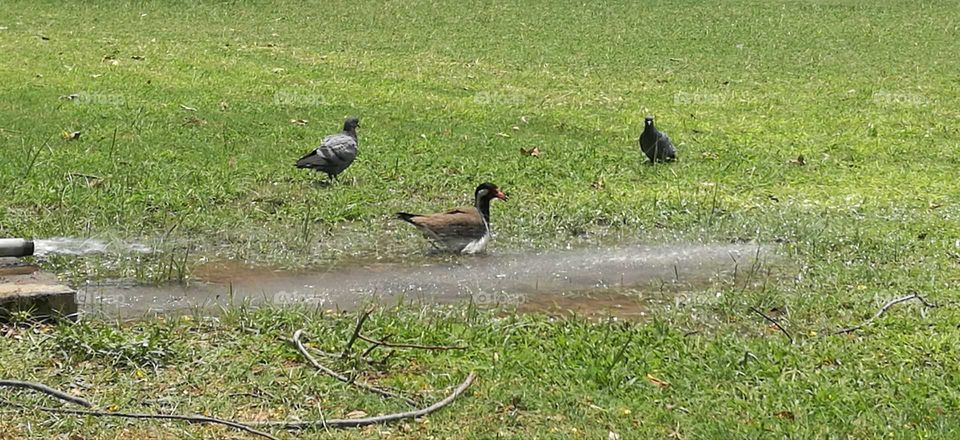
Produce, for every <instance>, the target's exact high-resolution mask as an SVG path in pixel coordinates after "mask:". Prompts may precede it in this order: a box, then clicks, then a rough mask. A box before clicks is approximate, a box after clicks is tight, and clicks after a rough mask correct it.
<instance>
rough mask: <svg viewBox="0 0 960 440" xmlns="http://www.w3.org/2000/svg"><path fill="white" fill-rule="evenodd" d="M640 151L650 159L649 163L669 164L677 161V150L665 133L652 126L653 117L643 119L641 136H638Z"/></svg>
mask: <svg viewBox="0 0 960 440" xmlns="http://www.w3.org/2000/svg"><path fill="white" fill-rule="evenodd" d="M640 149H641V150H643V152H644V154H646V155H647V157H649V158H650V163H654V162H670V161H674V160H676V159H677V149H676V148H674V147H673V142H670V137H669V136H667V134H666V133H664V132H661V131H660V130H657V128H656V127H654V126H653V116H647V117H646V118H645V119H644V125H643V134H641V135H640Z"/></svg>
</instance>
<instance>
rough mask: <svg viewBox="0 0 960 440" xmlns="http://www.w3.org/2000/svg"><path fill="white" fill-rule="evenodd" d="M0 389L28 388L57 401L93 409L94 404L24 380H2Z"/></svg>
mask: <svg viewBox="0 0 960 440" xmlns="http://www.w3.org/2000/svg"><path fill="white" fill-rule="evenodd" d="M0 387H14V388H26V389H29V390H33V391H39V392H41V393H44V394H47V395H50V396H53V397H56V398H57V399H60V400H63V401H64V402H70V403H72V404H75V405H80V406H85V407H87V408H92V407H93V404H92V403H90V402H89V401H87V400H85V399H82V398H80V397H76V396H71V395H69V394H67V393H64V392H63V391H57V390H55V389H53V388H50V387H48V386H46V385H44V384H42V383H36V382H25V381H22V380H0Z"/></svg>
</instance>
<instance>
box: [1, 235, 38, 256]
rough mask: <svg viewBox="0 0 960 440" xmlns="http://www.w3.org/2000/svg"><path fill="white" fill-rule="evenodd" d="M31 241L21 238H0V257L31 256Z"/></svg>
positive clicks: (32, 247) (32, 246)
mask: <svg viewBox="0 0 960 440" xmlns="http://www.w3.org/2000/svg"><path fill="white" fill-rule="evenodd" d="M33 251H34V245H33V242H32V241H29V240H24V239H22V238H0V257H29V256H31V255H33Z"/></svg>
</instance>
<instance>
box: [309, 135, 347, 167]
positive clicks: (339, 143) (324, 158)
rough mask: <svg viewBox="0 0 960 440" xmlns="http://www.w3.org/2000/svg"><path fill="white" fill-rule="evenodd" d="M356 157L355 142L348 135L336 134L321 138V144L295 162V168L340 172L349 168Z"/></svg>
mask: <svg viewBox="0 0 960 440" xmlns="http://www.w3.org/2000/svg"><path fill="white" fill-rule="evenodd" d="M356 157H357V140H356V139H354V138H353V137H351V136H349V135H346V134H343V133H338V134H332V135H330V136H327V137H325V138H323V142H322V143H321V144H320V146H319V147H317V149H316V150H313V151H312V152H310V153H308V154H307V155H306V156H303V157H302V158H300V160H299V161H297V166H298V167H300V168H307V167H308V168H319V169H323V170H326V169H330V170H342V169H345V168H346V167H347V166H349V165H350V163H351V162H353V160H354V159H355V158H356Z"/></svg>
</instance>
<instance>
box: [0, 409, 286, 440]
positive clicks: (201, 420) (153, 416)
mask: <svg viewBox="0 0 960 440" xmlns="http://www.w3.org/2000/svg"><path fill="white" fill-rule="evenodd" d="M0 403H3V404H5V405H10V406H13V407H17V408H21V409H24V410H37V411H43V412H49V413H57V414H73V415H78V416H94V417H120V418H124V419H155V420H156V419H159V420H180V421H185V422H194V423H213V424H218V425H225V426H229V427H231V428H236V429H239V430H241V431H246V432H249V433H251V434H254V435H259V436H260V437H263V438H268V439H270V440H279V439H278V438H276V437H274V436H272V435H270V434H267V433H266V432H263V431H258V430H256V429H254V428H251V427H250V426H247V425H244V424H242V423H237V422H233V421H230V420H223V419H215V418H213V417H205V416H184V415H178V414H138V413H120V412H106V411H89V410H82V409H65V408H47V407H43V406H36V407H30V406H26V405H21V404H19V403H14V402H10V401H8V400H2V399H0Z"/></svg>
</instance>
